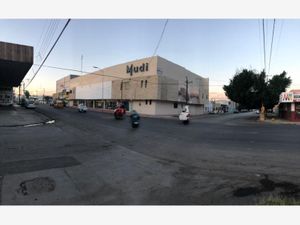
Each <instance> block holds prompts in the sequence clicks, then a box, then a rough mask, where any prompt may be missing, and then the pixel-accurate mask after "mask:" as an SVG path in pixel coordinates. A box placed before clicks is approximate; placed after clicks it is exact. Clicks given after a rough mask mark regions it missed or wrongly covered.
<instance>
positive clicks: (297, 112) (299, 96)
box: [279, 90, 300, 121]
mask: <svg viewBox="0 0 300 225" xmlns="http://www.w3.org/2000/svg"><path fill="white" fill-rule="evenodd" d="M279 103H280V104H279V116H280V117H281V118H284V119H287V120H290V121H300V90H292V91H290V92H283V93H281V94H280V101H279Z"/></svg>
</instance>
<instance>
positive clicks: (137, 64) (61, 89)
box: [56, 56, 209, 115]
mask: <svg viewBox="0 0 300 225" xmlns="http://www.w3.org/2000/svg"><path fill="white" fill-rule="evenodd" d="M186 87H187V90H186ZM208 87H209V80H208V78H203V77H201V76H199V75H197V74H195V73H192V72H190V71H188V70H187V69H185V68H184V67H182V66H179V65H177V64H175V63H172V62H170V61H168V60H166V59H164V58H162V57H159V56H154V57H149V58H144V59H140V60H136V61H131V62H127V63H123V64H119V65H115V66H111V67H108V68H104V69H101V70H98V71H95V72H93V73H89V74H86V75H82V76H77V75H69V76H66V77H64V78H62V79H60V80H58V81H57V82H56V96H58V98H64V99H67V100H68V104H69V106H76V105H78V104H79V103H84V104H86V105H87V106H88V107H90V108H103V109H114V108H115V107H116V105H117V104H118V103H120V102H123V103H124V104H125V106H126V108H127V110H132V109H134V110H136V111H138V112H139V113H141V114H147V115H173V114H178V113H179V112H180V111H181V109H182V108H183V106H184V105H185V103H186V101H187V102H188V104H189V105H190V110H191V113H192V114H193V115H198V114H203V113H204V111H205V108H204V106H205V105H208V99H209V98H208V91H209V90H208ZM187 92H188V95H187V94H186V93H187ZM186 96H187V97H186Z"/></svg>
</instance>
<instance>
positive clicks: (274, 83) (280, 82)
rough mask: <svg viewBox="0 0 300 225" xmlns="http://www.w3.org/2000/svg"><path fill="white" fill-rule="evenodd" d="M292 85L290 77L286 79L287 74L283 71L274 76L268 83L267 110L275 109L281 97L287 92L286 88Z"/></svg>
mask: <svg viewBox="0 0 300 225" xmlns="http://www.w3.org/2000/svg"><path fill="white" fill-rule="evenodd" d="M291 83H292V80H291V78H290V77H286V72H285V71H283V72H282V73H281V74H279V75H274V76H273V77H272V79H271V80H269V82H268V88H267V91H268V93H267V95H266V101H265V105H266V108H267V109H270V108H273V107H274V105H276V104H277V103H278V100H279V95H280V94H281V92H285V91H286V88H287V87H289V86H290V85H291Z"/></svg>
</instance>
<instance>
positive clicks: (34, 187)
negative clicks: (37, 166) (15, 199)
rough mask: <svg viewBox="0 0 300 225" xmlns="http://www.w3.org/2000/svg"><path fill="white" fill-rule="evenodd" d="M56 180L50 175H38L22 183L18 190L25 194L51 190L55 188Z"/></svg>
mask: <svg viewBox="0 0 300 225" xmlns="http://www.w3.org/2000/svg"><path fill="white" fill-rule="evenodd" d="M55 186H56V184H55V181H54V180H53V179H52V178H50V177H37V178H34V179H32V180H26V181H23V182H21V183H20V187H19V188H18V190H17V192H18V193H20V194H23V195H29V194H40V193H45V192H51V191H54V189H55Z"/></svg>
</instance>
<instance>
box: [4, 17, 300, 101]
mask: <svg viewBox="0 0 300 225" xmlns="http://www.w3.org/2000/svg"><path fill="white" fill-rule="evenodd" d="M66 21H67V20H66V19H54V18H51V19H0V41H4V42H11V43H18V44H24V45H30V46H33V47H34V64H40V63H41V62H42V59H43V58H44V57H45V56H46V54H47V53H48V51H49V50H50V48H51V46H52V45H53V43H54V41H55V40H56V38H57V37H58V35H59V33H60V31H61V30H62V28H63V26H64V25H65V23H66ZM165 22H166V19H72V20H71V22H70V23H69V25H68V27H67V29H66V30H65V32H64V33H63V35H62V36H61V38H60V40H59V41H58V43H57V45H56V46H55V48H54V49H53V51H52V53H51V54H50V56H49V57H48V59H47V60H46V62H45V65H49V66H56V67H62V68H72V69H77V70H81V57H83V60H82V62H83V64H82V70H83V71H90V72H91V71H95V70H96V69H95V68H93V67H94V66H96V67H99V68H105V67H109V66H113V65H116V64H120V63H125V62H127V61H132V60H136V59H141V58H145V57H149V56H152V55H153V54H154V50H155V48H156V46H157V43H158V41H159V38H160V35H161V33H162V30H163V27H164V25H165ZM272 28H273V19H267V20H265V30H266V37H265V41H266V62H267V63H266V64H267V73H268V75H275V74H280V73H281V72H282V71H283V70H285V71H286V72H287V74H288V76H290V77H291V78H292V86H291V88H290V89H296V88H298V89H299V88H300V78H299V76H298V74H300V63H299V58H300V45H299V44H298V40H299V39H300V20H299V19H276V20H275V30H274V38H273V46H272V56H271V63H270V70H269V58H270V48H271V40H272ZM263 52H264V50H263V31H262V19H169V20H168V23H167V26H166V29H165V32H164V35H163V38H162V40H161V42H160V45H159V48H158V50H157V52H156V55H159V56H161V57H163V58H166V59H168V60H170V61H172V62H174V63H176V64H179V65H181V66H183V67H185V68H186V69H188V70H190V71H192V72H194V73H196V74H198V75H200V76H203V77H208V78H209V84H210V87H209V88H210V98H223V96H224V91H223V89H222V87H223V85H227V84H228V83H229V80H230V79H231V78H232V77H233V75H234V74H235V73H236V72H237V71H238V70H241V69H243V68H246V69H255V70H257V71H261V70H263V69H264V54H263ZM37 68H38V66H37V65H34V66H33V67H32V69H31V70H30V71H29V72H28V73H27V75H26V77H25V78H24V82H25V83H27V82H28V81H29V79H31V78H32V77H33V74H34V72H35V71H36V70H37ZM69 74H80V73H76V72H72V71H66V70H58V69H49V68H45V67H43V68H42V69H41V70H40V71H39V73H38V74H37V75H36V77H35V79H34V80H33V81H32V83H31V84H30V85H29V86H28V89H29V91H30V92H31V94H38V95H42V94H43V93H45V94H52V93H53V92H55V82H56V80H58V79H60V78H62V77H64V76H67V75H69Z"/></svg>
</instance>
